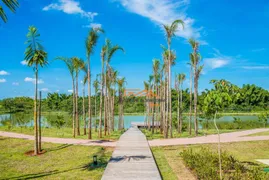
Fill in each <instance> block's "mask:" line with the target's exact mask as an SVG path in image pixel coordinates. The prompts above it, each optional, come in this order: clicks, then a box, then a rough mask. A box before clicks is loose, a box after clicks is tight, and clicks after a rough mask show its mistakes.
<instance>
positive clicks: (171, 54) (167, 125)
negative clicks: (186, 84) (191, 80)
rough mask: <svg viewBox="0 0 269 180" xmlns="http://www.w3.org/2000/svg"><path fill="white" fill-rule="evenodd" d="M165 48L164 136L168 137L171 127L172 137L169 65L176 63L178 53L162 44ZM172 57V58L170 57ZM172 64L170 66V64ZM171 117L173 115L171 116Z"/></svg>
mask: <svg viewBox="0 0 269 180" xmlns="http://www.w3.org/2000/svg"><path fill="white" fill-rule="evenodd" d="M161 47H162V49H163V54H162V57H163V61H164V67H163V71H164V72H165V82H164V86H165V88H164V89H165V92H164V94H165V100H166V102H165V103H164V110H165V112H164V117H165V118H164V119H165V120H164V126H165V129H164V137H165V138H168V132H169V129H170V136H171V137H172V119H171V118H169V116H170V114H168V110H169V105H170V102H169V99H171V98H169V97H170V96H169V67H171V66H173V65H175V60H176V54H175V52H174V51H171V50H170V51H169V50H168V49H166V48H165V47H164V46H161ZM169 57H170V58H169ZM169 59H170V60H169ZM168 65H170V66H168ZM170 117H171V116H170Z"/></svg>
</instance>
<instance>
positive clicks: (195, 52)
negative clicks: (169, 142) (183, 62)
mask: <svg viewBox="0 0 269 180" xmlns="http://www.w3.org/2000/svg"><path fill="white" fill-rule="evenodd" d="M189 43H190V45H191V47H192V49H193V52H192V53H191V54H190V57H191V61H192V62H191V64H192V66H193V71H194V72H193V73H194V130H195V135H196V136H197V135H198V120H197V101H198V80H199V77H200V74H201V71H202V69H203V66H199V63H200V60H201V56H200V54H199V53H198V48H199V43H198V42H197V41H195V40H194V39H189Z"/></svg>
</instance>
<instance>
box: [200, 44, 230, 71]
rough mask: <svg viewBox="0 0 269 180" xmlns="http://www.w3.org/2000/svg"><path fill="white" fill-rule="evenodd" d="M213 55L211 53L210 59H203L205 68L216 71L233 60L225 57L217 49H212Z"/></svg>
mask: <svg viewBox="0 0 269 180" xmlns="http://www.w3.org/2000/svg"><path fill="white" fill-rule="evenodd" d="M213 50H214V51H215V53H213V56H214V57H212V58H204V64H205V68H210V69H217V68H221V67H223V66H226V65H228V64H229V63H230V61H231V60H232V59H233V58H232V57H230V56H225V55H222V54H221V53H220V51H219V50H218V49H213Z"/></svg>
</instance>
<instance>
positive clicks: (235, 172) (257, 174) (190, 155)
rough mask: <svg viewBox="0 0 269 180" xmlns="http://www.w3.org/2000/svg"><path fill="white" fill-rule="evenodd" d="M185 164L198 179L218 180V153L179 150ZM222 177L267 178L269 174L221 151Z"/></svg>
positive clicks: (234, 179) (241, 179) (204, 149)
mask: <svg viewBox="0 0 269 180" xmlns="http://www.w3.org/2000/svg"><path fill="white" fill-rule="evenodd" d="M181 156H182V158H183V160H184V162H185V164H186V165H187V166H188V167H189V168H190V169H191V170H192V171H194V172H195V174H196V176H197V178H198V179H206V180H219V179H220V177H219V159H218V153H217V152H213V151H211V150H209V149H208V148H201V149H199V150H197V149H195V150H193V149H192V148H191V149H187V150H184V151H183V152H181ZM221 160H222V177H223V179H225V180H226V179H227V180H228V179H229V180H230V179H231V180H244V179H246V180H248V179H257V180H262V179H268V178H269V174H268V173H265V172H263V171H262V170H261V169H259V168H258V167H253V166H252V167H250V166H249V167H247V166H245V165H244V164H243V163H241V162H240V161H238V160H237V159H236V158H234V157H233V156H231V155H229V154H227V153H226V152H223V153H222V154H221Z"/></svg>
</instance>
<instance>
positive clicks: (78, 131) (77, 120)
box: [75, 72, 80, 136]
mask: <svg viewBox="0 0 269 180" xmlns="http://www.w3.org/2000/svg"><path fill="white" fill-rule="evenodd" d="M75 92H76V93H75V94H76V99H75V100H76V111H75V112H76V124H77V135H78V136H80V122H79V117H78V72H76V91H75Z"/></svg>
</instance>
